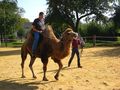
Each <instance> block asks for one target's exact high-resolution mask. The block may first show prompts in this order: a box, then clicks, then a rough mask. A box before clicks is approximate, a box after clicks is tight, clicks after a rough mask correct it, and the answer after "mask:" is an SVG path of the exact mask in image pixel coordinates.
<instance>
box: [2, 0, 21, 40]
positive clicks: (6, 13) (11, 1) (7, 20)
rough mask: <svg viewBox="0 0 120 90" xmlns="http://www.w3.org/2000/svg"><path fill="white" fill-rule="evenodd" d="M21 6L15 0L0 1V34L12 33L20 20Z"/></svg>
mask: <svg viewBox="0 0 120 90" xmlns="http://www.w3.org/2000/svg"><path fill="white" fill-rule="evenodd" d="M21 11H23V10H22V8H19V7H18V6H17V1H16V0H2V1H0V34H1V35H2V34H3V35H4V36H7V35H9V34H13V33H14V32H15V30H16V29H17V26H18V25H19V23H18V22H19V21H20V18H21V16H20V14H21V13H22V12H21ZM4 38H5V37H4Z"/></svg>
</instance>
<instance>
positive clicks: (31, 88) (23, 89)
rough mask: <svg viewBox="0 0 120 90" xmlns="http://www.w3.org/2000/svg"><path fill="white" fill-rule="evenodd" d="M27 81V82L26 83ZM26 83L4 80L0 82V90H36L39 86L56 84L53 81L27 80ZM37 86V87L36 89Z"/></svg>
mask: <svg viewBox="0 0 120 90" xmlns="http://www.w3.org/2000/svg"><path fill="white" fill-rule="evenodd" d="M28 81H29V82H28ZM28 81H27V82H26V81H24V79H22V80H17V79H16V80H12V79H6V80H2V81H0V90H38V88H39V87H40V85H41V86H45V84H48V83H52V82H56V80H54V81H35V80H32V81H31V80H28ZM38 86H39V87H38Z"/></svg>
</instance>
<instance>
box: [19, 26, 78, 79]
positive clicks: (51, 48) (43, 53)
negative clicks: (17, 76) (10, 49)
mask: <svg viewBox="0 0 120 90" xmlns="http://www.w3.org/2000/svg"><path fill="white" fill-rule="evenodd" d="M42 35H43V40H42V41H41V42H40V44H39V45H38V48H37V50H36V53H35V57H32V55H31V47H32V43H33V36H32V31H31V32H30V33H29V35H28V37H27V39H26V41H25V42H24V43H23V45H22V47H21V58H22V62H21V68H22V78H25V75H24V63H25V60H26V57H27V54H30V56H31V60H30V64H29V67H30V70H31V71H32V75H33V78H36V76H35V74H34V71H33V68H32V65H33V63H34V61H35V59H36V58H37V57H38V58H41V61H42V63H43V72H44V76H43V80H44V81H48V79H47V78H46V71H47V64H48V58H49V57H51V58H52V59H53V60H54V62H55V63H57V64H58V66H59V69H58V71H57V73H56V75H55V76H54V77H55V79H56V80H58V77H59V73H60V70H61V69H62V66H63V65H62V62H61V59H63V58H65V57H66V56H67V55H68V54H69V52H70V44H71V42H72V39H73V38H74V37H76V36H77V34H76V33H75V32H73V30H72V29H71V28H67V29H66V30H65V31H64V32H63V34H62V37H61V39H60V40H59V39H57V38H56V36H55V35H54V33H53V29H52V27H51V26H50V25H48V26H47V29H46V30H45V31H44V32H43V33H42Z"/></svg>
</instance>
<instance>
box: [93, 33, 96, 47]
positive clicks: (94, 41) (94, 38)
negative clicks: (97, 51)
mask: <svg viewBox="0 0 120 90" xmlns="http://www.w3.org/2000/svg"><path fill="white" fill-rule="evenodd" d="M95 46H96V35H93V47H95Z"/></svg>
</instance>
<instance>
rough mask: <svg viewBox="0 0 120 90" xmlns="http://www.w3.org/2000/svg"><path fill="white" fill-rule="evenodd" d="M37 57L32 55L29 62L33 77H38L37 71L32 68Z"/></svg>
mask: <svg viewBox="0 0 120 90" xmlns="http://www.w3.org/2000/svg"><path fill="white" fill-rule="evenodd" d="M35 59H36V57H33V58H32V57H31V60H30V64H29V67H30V70H31V72H32V75H33V78H37V77H36V75H35V73H34V70H33V68H32V65H33V64H34V61H35Z"/></svg>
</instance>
